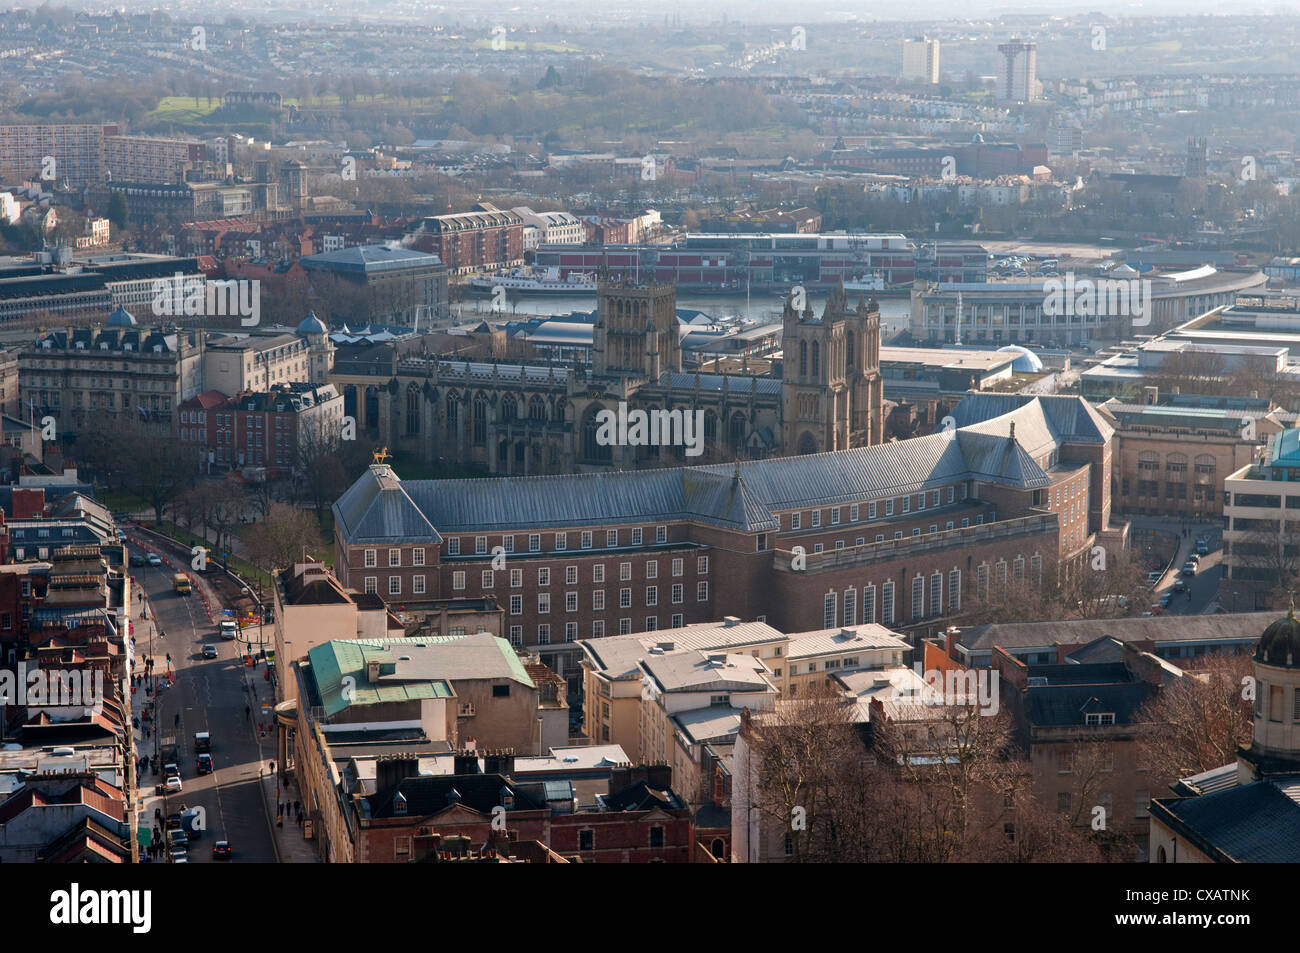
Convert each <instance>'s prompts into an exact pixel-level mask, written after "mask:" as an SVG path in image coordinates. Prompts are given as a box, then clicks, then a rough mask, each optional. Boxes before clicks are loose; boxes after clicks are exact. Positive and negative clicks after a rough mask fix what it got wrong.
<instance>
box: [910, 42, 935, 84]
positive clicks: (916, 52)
mask: <svg viewBox="0 0 1300 953" xmlns="http://www.w3.org/2000/svg"><path fill="white" fill-rule="evenodd" d="M903 79H904V80H905V81H907V82H913V83H937V82H939V41H938V40H932V39H930V38H929V37H928V36H923V37H918V38H916V39H914V40H904V41H903Z"/></svg>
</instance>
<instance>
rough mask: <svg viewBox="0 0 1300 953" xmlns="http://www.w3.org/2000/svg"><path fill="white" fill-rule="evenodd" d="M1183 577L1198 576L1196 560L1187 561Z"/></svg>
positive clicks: (1184, 565) (1184, 564)
mask: <svg viewBox="0 0 1300 953" xmlns="http://www.w3.org/2000/svg"><path fill="white" fill-rule="evenodd" d="M1183 575H1184V576H1195V575H1196V562H1195V561H1194V560H1191V559H1189V560H1187V562H1185V563H1183Z"/></svg>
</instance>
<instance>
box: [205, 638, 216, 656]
mask: <svg viewBox="0 0 1300 953" xmlns="http://www.w3.org/2000/svg"><path fill="white" fill-rule="evenodd" d="M203 657H204V658H216V657H217V647H216V646H215V645H213V644H212V643H211V642H208V643H207V644H205V645H204V646H203Z"/></svg>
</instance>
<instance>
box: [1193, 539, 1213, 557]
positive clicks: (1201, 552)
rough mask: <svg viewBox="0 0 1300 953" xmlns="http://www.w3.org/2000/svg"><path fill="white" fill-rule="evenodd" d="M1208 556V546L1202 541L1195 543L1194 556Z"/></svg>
mask: <svg viewBox="0 0 1300 953" xmlns="http://www.w3.org/2000/svg"><path fill="white" fill-rule="evenodd" d="M1209 554H1210V545H1209V543H1207V542H1206V541H1205V540H1203V539H1198V540H1197V541H1196V555H1198V556H1208V555H1209Z"/></svg>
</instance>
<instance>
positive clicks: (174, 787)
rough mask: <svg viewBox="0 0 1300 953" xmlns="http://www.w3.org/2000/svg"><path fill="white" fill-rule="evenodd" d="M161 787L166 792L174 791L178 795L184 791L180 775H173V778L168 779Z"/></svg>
mask: <svg viewBox="0 0 1300 953" xmlns="http://www.w3.org/2000/svg"><path fill="white" fill-rule="evenodd" d="M163 787H164V788H166V789H167V790H168V791H175V792H177V793H178V794H179V793H180V792H181V791H183V790H185V789H184V787H183V786H182V785H181V779H180V775H175V776H173V777H170V778H168V779H167V781H166V783H164V784H163Z"/></svg>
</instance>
